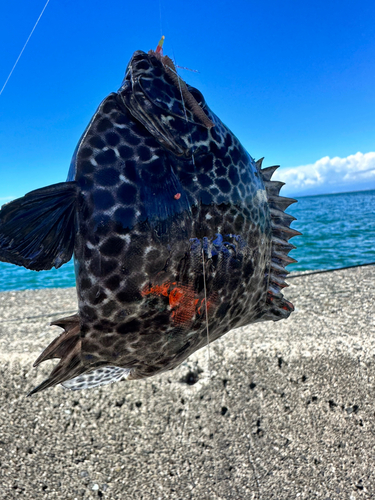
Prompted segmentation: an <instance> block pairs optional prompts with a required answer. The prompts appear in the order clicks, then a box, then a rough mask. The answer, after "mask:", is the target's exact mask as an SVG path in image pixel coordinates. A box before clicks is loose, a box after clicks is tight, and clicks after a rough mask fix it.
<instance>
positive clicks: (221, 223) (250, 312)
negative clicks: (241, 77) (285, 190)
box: [0, 51, 299, 394]
mask: <svg viewBox="0 0 375 500" xmlns="http://www.w3.org/2000/svg"><path fill="white" fill-rule="evenodd" d="M172 65H173V63H172V62H171V60H170V59H169V58H166V57H163V56H161V55H160V54H156V53H154V52H152V51H150V52H149V53H148V54H146V53H144V52H142V51H137V52H135V53H134V54H133V57H132V59H131V61H130V63H129V65H128V67H127V70H126V74H125V78H124V81H123V83H122V85H121V87H120V89H119V91H118V92H116V93H111V94H110V95H109V96H108V97H106V98H105V99H104V100H103V102H102V103H101V104H100V105H99V107H98V110H97V111H96V113H95V114H94V116H93V118H92V119H91V121H90V123H89V125H88V126H87V128H86V130H85V132H84V133H83V135H82V137H81V139H80V141H79V142H78V145H77V148H76V150H75V153H74V155H73V159H72V163H71V166H70V169H69V174H68V179H67V182H66V183H60V184H57V185H53V186H48V187H47V188H42V189H40V190H37V191H34V192H31V193H28V194H27V195H25V197H23V198H21V199H19V200H15V201H13V202H11V203H9V204H8V205H6V206H5V207H3V208H2V210H1V211H0V260H2V261H6V262H12V263H14V264H17V265H23V266H25V267H27V268H28V269H35V270H41V269H49V268H51V267H53V266H54V267H60V266H61V265H62V264H63V263H64V262H67V261H68V260H69V259H70V258H71V256H72V254H73V253H74V263H75V272H76V283H77V294H78V304H79V311H78V313H77V314H75V315H73V316H70V317H68V318H62V319H60V320H58V321H56V322H55V323H54V324H55V325H58V326H60V327H61V328H63V330H64V331H63V333H62V334H61V335H60V336H59V337H57V338H56V339H55V340H54V341H53V342H52V343H51V344H50V345H49V346H48V347H47V348H46V349H45V351H43V353H42V354H41V355H40V356H39V358H38V359H37V361H36V363H35V365H37V364H39V363H40V362H42V361H45V360H47V359H51V358H60V361H59V363H58V364H57V365H56V366H55V368H54V369H53V370H52V372H51V374H50V376H49V378H48V379H47V380H45V381H44V382H42V383H41V384H40V385H39V386H38V387H36V388H35V389H34V390H33V391H31V393H30V394H33V393H35V392H38V391H40V390H42V389H45V388H47V387H51V386H53V385H56V384H58V383H61V384H63V385H64V386H65V387H67V388H70V389H81V388H89V387H95V386H98V385H103V384H106V383H110V382H113V381H117V380H121V379H123V378H128V379H138V378H144V377H149V376H152V375H155V374H157V373H161V372H163V371H166V370H170V369H172V368H174V367H176V366H178V365H179V364H180V363H181V362H182V361H183V360H184V359H186V358H187V357H188V356H189V355H190V354H192V353H193V352H195V351H196V350H197V349H200V348H201V347H203V346H205V345H206V344H207V342H208V341H209V342H212V341H214V340H216V339H217V338H219V337H221V336H222V335H224V334H225V333H227V332H228V331H229V330H231V329H232V328H236V327H239V326H244V325H248V324H250V323H254V322H258V321H266V320H274V321H276V320H279V319H282V318H287V317H288V316H289V314H290V313H291V311H292V310H293V306H292V304H290V303H289V302H288V301H287V300H285V299H284V298H283V295H282V292H281V290H282V289H283V288H284V287H285V286H287V285H286V283H285V281H284V280H285V277H286V275H287V271H286V270H285V266H286V265H288V264H289V263H290V262H293V259H291V258H289V257H288V252H289V251H290V250H291V249H292V248H293V245H291V244H290V243H289V239H290V238H291V237H292V236H294V235H296V234H299V233H298V232H297V231H295V230H293V229H290V223H291V222H292V220H293V219H294V218H293V217H291V216H288V215H287V214H285V212H284V210H285V208H287V206H289V205H290V203H292V202H294V201H295V200H292V199H289V198H283V197H280V196H279V191H280V189H281V187H282V185H283V184H282V183H280V182H276V181H272V180H271V176H272V174H273V173H274V171H275V170H276V168H277V167H268V168H266V169H262V168H261V164H262V162H261V161H258V162H255V161H254V160H253V159H252V158H251V156H250V155H249V154H248V153H247V152H246V150H245V149H244V148H243V146H242V145H241V144H240V142H239V140H238V139H237V138H236V137H235V135H234V134H233V133H232V132H231V131H230V130H229V129H228V128H227V127H226V126H225V125H224V124H223V123H222V122H221V121H220V119H219V118H218V117H217V116H216V115H215V114H214V113H213V112H212V110H211V109H210V108H209V107H208V106H207V104H206V102H205V100H204V98H203V96H202V94H201V93H200V92H199V91H198V90H197V89H194V88H193V87H190V86H189V85H187V84H185V83H184V82H182V81H180V80H176V78H179V77H177V76H174V75H173V74H172V73H171V72H173V66H172ZM181 82H182V83H183V85H181ZM25 218H26V219H27V221H28V224H25V223H24V220H25ZM203 259H204V260H203ZM203 262H204V269H205V276H203V273H202V270H203ZM204 278H205V280H204ZM205 292H206V294H205ZM205 295H206V296H205ZM206 313H207V314H206ZM207 327H208V332H209V338H207Z"/></svg>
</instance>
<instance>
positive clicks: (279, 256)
mask: <svg viewBox="0 0 375 500" xmlns="http://www.w3.org/2000/svg"><path fill="white" fill-rule="evenodd" d="M256 165H257V167H258V162H256ZM260 165H261V163H260ZM278 168H279V166H278V165H275V166H272V167H267V168H263V169H262V170H260V174H261V176H262V179H263V182H264V186H265V189H266V192H267V198H268V203H269V208H270V215H271V226H272V248H271V265H270V271H269V286H268V293H267V304H268V310H267V311H266V313H265V314H264V316H263V317H262V319H272V320H274V321H276V320H279V319H282V318H287V317H288V316H289V314H290V313H291V312H292V311H293V310H294V307H293V304H291V303H290V302H289V301H287V300H286V299H285V298H284V297H283V295H282V293H281V291H282V289H283V288H285V287H286V286H288V285H287V283H286V282H285V278H286V276H287V274H288V271H287V270H286V269H285V268H286V266H287V265H288V264H291V263H293V262H297V261H296V260H294V259H292V258H291V257H289V256H288V253H289V252H290V250H291V249H293V248H295V247H294V246H293V245H292V244H290V243H289V239H290V238H292V237H293V236H297V235H300V234H301V233H300V232H298V231H296V230H295V229H291V228H290V224H291V222H293V221H294V220H296V219H295V217H293V216H292V215H289V214H287V213H285V210H286V209H287V208H288V207H289V205H291V204H292V203H295V202H296V201H297V200H294V199H293V198H285V197H283V196H280V195H279V192H280V189H281V188H282V186H283V185H284V183H283V182H279V181H271V177H272V175H273V174H274V172H275V170H277V169H278Z"/></svg>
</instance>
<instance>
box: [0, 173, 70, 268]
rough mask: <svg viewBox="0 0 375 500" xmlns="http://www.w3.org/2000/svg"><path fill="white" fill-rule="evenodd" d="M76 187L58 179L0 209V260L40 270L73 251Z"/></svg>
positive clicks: (64, 259) (67, 257) (57, 263)
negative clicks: (56, 181)
mask: <svg viewBox="0 0 375 500" xmlns="http://www.w3.org/2000/svg"><path fill="white" fill-rule="evenodd" d="M78 192H79V188H78V186H77V184H76V183H75V182H61V183H59V184H53V185H51V186H47V187H45V188H42V189H37V190H35V191H31V192H30V193H28V194H26V195H25V196H23V197H22V198H18V199H17V200H14V201H11V202H10V203H7V204H6V205H4V206H3V207H2V209H1V210H0V261H2V262H9V263H11V264H16V265H17V266H24V267H26V268H27V269H32V270H35V271H42V270H44V269H51V268H52V267H56V268H58V267H60V266H62V264H65V262H68V261H69V260H70V259H71V257H72V254H73V247H74V238H75V224H74V216H75V210H76V205H77V200H78Z"/></svg>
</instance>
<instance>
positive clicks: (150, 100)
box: [118, 50, 215, 157]
mask: <svg viewBox="0 0 375 500" xmlns="http://www.w3.org/2000/svg"><path fill="white" fill-rule="evenodd" d="M118 95H119V98H120V101H121V102H122V104H123V105H125V107H126V108H127V109H128V111H129V112H130V113H131V115H132V116H133V117H134V118H135V119H136V120H138V121H139V122H141V123H142V125H143V126H144V127H145V128H146V129H147V130H148V131H149V132H150V133H151V134H152V135H153V136H154V137H155V139H156V140H157V141H158V142H159V143H160V144H161V145H162V146H164V147H165V148H167V149H168V150H170V151H172V152H173V153H174V154H176V155H178V156H185V157H190V156H191V155H192V154H194V153H196V150H197V143H198V142H199V139H198V138H199V136H200V135H206V136H207V130H208V129H210V128H211V127H213V126H214V122H213V121H212V120H215V115H214V114H213V113H212V112H211V110H210V109H209V108H208V107H207V105H206V102H205V99H204V97H203V95H202V94H201V93H200V92H199V90H197V89H195V88H194V87H191V86H190V85H187V84H186V83H185V82H184V81H183V80H182V79H181V78H180V77H179V76H178V74H177V71H176V68H175V65H174V63H173V62H172V60H171V59H170V58H169V57H168V56H162V55H160V54H157V53H156V52H154V51H150V52H149V53H148V54H146V53H145V52H142V51H140V50H138V51H136V52H134V54H133V56H132V58H131V60H130V62H129V64H128V66H127V69H126V73H125V77H124V80H123V82H122V85H121V87H120V89H119V90H118ZM197 139H198V140H197Z"/></svg>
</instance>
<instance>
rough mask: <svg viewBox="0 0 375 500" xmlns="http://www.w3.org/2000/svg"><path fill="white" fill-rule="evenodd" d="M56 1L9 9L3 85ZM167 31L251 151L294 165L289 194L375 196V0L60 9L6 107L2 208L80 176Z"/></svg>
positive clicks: (0, 27) (1, 34)
mask: <svg viewBox="0 0 375 500" xmlns="http://www.w3.org/2000/svg"><path fill="white" fill-rule="evenodd" d="M45 2H46V0H33V1H32V2H30V0H19V1H18V2H11V1H6V2H2V3H1V6H0V48H1V49H0V53H1V64H0V88H1V87H2V86H3V83H4V82H5V80H6V78H7V76H8V74H9V72H10V70H11V68H12V66H13V64H14V62H15V60H16V58H17V56H18V54H19V52H20V50H21V49H22V47H23V45H24V43H25V41H26V39H27V37H28V35H29V34H30V31H31V29H32V27H33V26H34V23H35V21H36V19H37V18H38V16H39V14H40V12H41V10H42V8H43V6H44V4H45ZM161 34H164V35H165V37H166V40H165V45H164V53H165V54H168V55H170V56H171V57H172V58H174V59H175V60H176V62H177V64H179V65H181V66H186V67H190V68H192V69H197V70H199V73H192V72H188V71H184V70H181V76H182V77H183V78H184V79H185V80H186V81H187V82H188V83H190V84H192V85H194V86H196V87H197V88H199V89H200V90H201V92H202V93H203V94H204V95H205V97H206V100H207V102H208V104H209V105H210V107H211V108H212V109H213V111H215V113H216V114H217V115H218V116H219V117H220V118H221V119H222V120H223V122H224V123H226V124H227V125H228V126H229V127H230V128H231V129H232V130H233V132H234V133H235V134H236V135H237V136H238V137H239V139H240V140H241V142H242V143H243V145H244V146H245V147H246V149H247V150H248V151H249V153H250V154H251V155H252V156H253V157H254V158H255V159H258V158H259V157H262V156H264V157H265V162H264V164H265V165H273V164H280V165H281V166H282V168H281V169H280V170H279V175H278V178H279V179H283V180H286V181H287V185H286V186H285V188H284V189H283V192H282V194H285V195H295V196H297V197H298V195H303V194H317V193H324V192H337V191H353V190H357V189H374V188H375V153H374V151H375V143H374V139H375V119H374V116H375V70H374V61H375V2H374V1H373V0H371V1H361V0H359V1H345V0H342V1H336V0H328V1H327V0H326V1H312V2H311V1H310V2H307V1H304V0H300V1H297V0H293V1H288V0H280V1H270V0H269V1H267V0H265V1H263V2H259V1H237V0H232V1H230V2H229V1H220V0H217V1H215V2H202V1H196V0H192V1H190V2H176V1H174V2H172V1H170V0H156V1H145V0H144V1H142V2H141V1H140V2H130V1H125V0H123V1H119V0H107V1H106V2H102V1H95V0H91V1H90V2H87V0H74V1H72V0H64V1H61V0H59V1H58V0H50V2H49V5H48V6H47V8H46V10H45V12H44V15H43V17H42V18H41V21H40V23H39V25H38V26H37V28H36V30H35V32H34V34H33V35H32V37H31V39H30V42H29V44H28V46H27V48H26V50H25V52H24V53H23V55H22V57H21V59H20V61H19V63H18V66H17V67H16V69H15V71H14V73H13V75H12V77H11V78H10V80H9V82H8V84H7V86H6V88H5V90H4V92H3V93H2V95H1V96H0V204H1V203H3V202H5V201H6V200H7V199H10V198H14V197H18V196H22V195H23V194H24V193H26V192H28V191H30V190H32V189H36V188H38V187H41V186H44V185H48V184H52V183H55V182H61V181H64V180H65V179H66V175H67V172H68V167H69V163H70V159H71V156H72V153H73V151H74V148H75V145H76V143H77V141H78V139H79V137H80V135H81V133H82V132H83V130H84V128H85V127H86V125H87V123H88V121H89V120H90V118H91V116H92V114H93V113H94V111H95V109H96V107H97V106H98V104H99V103H100V101H101V100H102V99H103V98H104V97H105V96H106V95H108V93H109V92H111V91H114V90H117V88H118V87H119V86H120V83H121V80H122V77H123V74H124V70H125V67H126V64H127V62H128V60H129V58H130V57H131V55H132V53H133V52H134V51H135V50H137V49H142V50H144V51H148V50H149V49H151V48H155V47H156V45H157V43H158V41H159V38H160V36H161ZM275 177H276V175H275Z"/></svg>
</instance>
